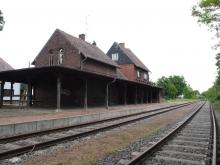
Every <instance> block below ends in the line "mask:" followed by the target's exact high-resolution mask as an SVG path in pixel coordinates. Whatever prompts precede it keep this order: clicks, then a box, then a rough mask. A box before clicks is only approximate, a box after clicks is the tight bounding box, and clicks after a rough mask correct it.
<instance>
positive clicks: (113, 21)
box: [0, 0, 216, 92]
mask: <svg viewBox="0 0 220 165" xmlns="http://www.w3.org/2000/svg"><path fill="white" fill-rule="evenodd" d="M197 2H198V0H166V1H164V0H158V1H150V0H105V1H104V0H80V1H79V0H78V1H77V0H62V1H60V0H37V1H33V0H32V1H31V0H19V1H16V0H0V10H2V12H3V14H4V19H5V21H6V23H5V26H4V29H3V31H1V32H0V57H2V58H3V59H4V60H5V61H7V62H8V63H9V64H10V65H11V66H12V67H14V68H16V69H20V68H26V67H28V65H29V62H32V61H33V60H34V58H35V57H36V56H37V54H38V53H39V52H40V50H41V49H42V47H43V46H44V44H45V43H46V42H47V40H48V39H49V37H50V36H51V35H52V33H53V32H54V31H55V29H57V28H58V29H61V30H63V31H65V32H67V33H69V34H71V35H73V36H76V37H77V36H78V35H79V34H81V33H85V34H86V40H87V41H88V42H91V43H92V42H93V41H96V43H97V46H98V47H99V48H100V49H102V50H103V51H104V52H107V51H108V49H109V48H110V47H111V45H112V44H113V42H114V41H116V42H118V43H120V42H124V43H125V46H126V47H127V48H130V49H131V50H132V51H133V52H134V53H135V54H136V56H138V58H139V59H140V60H141V61H143V63H144V64H145V65H146V66H147V67H148V68H149V69H150V70H151V74H150V79H151V80H152V81H156V80H157V79H158V78H160V77H162V76H170V75H180V76H184V77H185V79H186V81H187V83H188V84H190V86H191V87H192V88H193V89H195V90H196V89H197V90H199V91H200V92H202V91H205V90H207V89H208V88H209V87H211V86H212V84H213V82H214V80H215V76H216V67H215V54H216V52H215V51H214V50H213V49H211V47H212V46H213V45H214V43H215V41H214V40H213V38H212V37H213V34H211V32H209V31H208V30H207V28H206V27H205V26H199V24H198V23H197V20H196V18H194V17H192V16H191V7H192V6H193V5H194V4H196V3H197Z"/></svg>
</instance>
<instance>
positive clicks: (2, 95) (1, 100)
mask: <svg viewBox="0 0 220 165" xmlns="http://www.w3.org/2000/svg"><path fill="white" fill-rule="evenodd" d="M4 86H5V82H4V81H2V82H1V90H0V91H1V92H0V93H1V96H0V107H2V106H3V98H4Z"/></svg>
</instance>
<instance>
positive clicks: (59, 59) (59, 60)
mask: <svg viewBox="0 0 220 165" xmlns="http://www.w3.org/2000/svg"><path fill="white" fill-rule="evenodd" d="M63 55H64V51H63V49H62V48H60V50H59V52H58V64H62V63H63Z"/></svg>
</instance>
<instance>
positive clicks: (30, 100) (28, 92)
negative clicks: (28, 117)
mask: <svg viewBox="0 0 220 165" xmlns="http://www.w3.org/2000/svg"><path fill="white" fill-rule="evenodd" d="M31 104H32V86H31V82H30V81H28V89H27V108H29V107H30V106H31Z"/></svg>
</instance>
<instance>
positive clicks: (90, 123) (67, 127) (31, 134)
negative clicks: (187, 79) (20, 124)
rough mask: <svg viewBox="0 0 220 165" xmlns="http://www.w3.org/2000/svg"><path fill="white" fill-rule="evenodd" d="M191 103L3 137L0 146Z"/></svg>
mask: <svg viewBox="0 0 220 165" xmlns="http://www.w3.org/2000/svg"><path fill="white" fill-rule="evenodd" d="M193 103H195V102H189V103H182V104H177V105H172V106H165V107H161V108H156V109H153V110H149V111H145V112H139V113H134V114H130V115H123V116H120V117H113V118H109V119H103V120H96V121H92V122H86V123H81V124H75V125H71V126H65V127H59V128H54V129H47V130H43V131H36V132H31V133H26V134H19V135H14V136H10V137H4V138H0V144H2V143H9V142H13V141H17V140H19V139H22V140H24V139H26V138H29V137H34V136H39V135H46V134H48V133H53V132H60V131H65V130H68V129H74V128H82V127H86V126H90V125H94V124H99V123H104V122H108V121H114V120H119V119H123V118H128V117H132V116H137V115H141V114H148V113H151V112H156V111H159V110H163V109H167V108H181V107H184V106H187V105H190V104H193Z"/></svg>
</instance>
